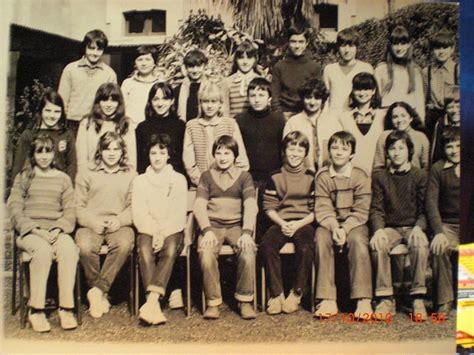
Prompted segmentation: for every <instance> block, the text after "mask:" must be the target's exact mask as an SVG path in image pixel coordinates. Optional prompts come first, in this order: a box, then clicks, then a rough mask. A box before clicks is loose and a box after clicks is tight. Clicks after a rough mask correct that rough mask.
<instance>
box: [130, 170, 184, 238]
mask: <svg viewBox="0 0 474 355" xmlns="http://www.w3.org/2000/svg"><path fill="white" fill-rule="evenodd" d="M186 210H187V183H186V178H185V177H184V176H183V175H181V174H179V173H177V172H176V171H174V170H173V167H172V166H171V165H169V164H168V165H166V167H164V168H163V170H162V171H160V172H159V173H156V172H155V171H154V170H153V169H152V168H151V167H148V169H147V170H146V172H145V173H144V174H142V175H140V176H138V177H137V178H136V179H135V180H134V181H133V190H132V216H133V224H134V225H135V227H136V228H137V230H138V232H139V233H143V234H148V235H151V236H153V235H154V234H156V233H158V234H161V235H163V236H164V237H168V236H170V235H172V234H175V233H178V232H180V231H182V230H183V229H184V226H185V224H186V212H187V211H186Z"/></svg>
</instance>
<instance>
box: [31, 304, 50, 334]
mask: <svg viewBox="0 0 474 355" xmlns="http://www.w3.org/2000/svg"><path fill="white" fill-rule="evenodd" d="M28 321H29V322H30V324H31V328H33V330H34V331H35V332H38V333H44V332H49V331H50V330H51V325H50V324H49V322H48V319H47V318H46V314H44V312H36V313H32V312H31V310H30V311H29V312H28Z"/></svg>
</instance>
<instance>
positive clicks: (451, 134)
mask: <svg viewBox="0 0 474 355" xmlns="http://www.w3.org/2000/svg"><path fill="white" fill-rule="evenodd" d="M459 140H461V130H460V129H459V127H451V126H447V127H445V128H444V129H443V133H442V134H441V144H442V147H443V148H444V147H445V146H446V144H448V143H451V142H456V141H459Z"/></svg>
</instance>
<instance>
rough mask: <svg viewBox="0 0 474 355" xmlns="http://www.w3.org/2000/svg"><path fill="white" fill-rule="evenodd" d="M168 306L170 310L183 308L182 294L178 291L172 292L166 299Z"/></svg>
mask: <svg viewBox="0 0 474 355" xmlns="http://www.w3.org/2000/svg"><path fill="white" fill-rule="evenodd" d="M168 306H169V307H170V308H171V309H179V308H184V302H183V293H182V291H181V290H180V289H176V290H173V292H171V294H170V298H169V299H168Z"/></svg>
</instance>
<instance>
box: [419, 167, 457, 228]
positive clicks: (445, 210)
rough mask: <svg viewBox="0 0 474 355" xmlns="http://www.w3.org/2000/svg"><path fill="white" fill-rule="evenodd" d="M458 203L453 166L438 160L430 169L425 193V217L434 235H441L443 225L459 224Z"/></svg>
mask: <svg viewBox="0 0 474 355" xmlns="http://www.w3.org/2000/svg"><path fill="white" fill-rule="evenodd" d="M460 201H461V184H460V178H459V176H456V174H455V166H454V165H452V164H449V163H447V162H446V161H445V160H440V161H439V162H437V163H436V164H434V165H433V167H432V168H431V172H430V177H429V181H428V189H427V192H426V216H427V218H428V221H429V223H430V227H431V229H432V230H433V232H434V234H435V235H436V234H438V233H443V223H453V224H459V209H460Z"/></svg>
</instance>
